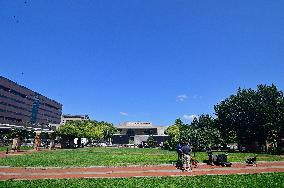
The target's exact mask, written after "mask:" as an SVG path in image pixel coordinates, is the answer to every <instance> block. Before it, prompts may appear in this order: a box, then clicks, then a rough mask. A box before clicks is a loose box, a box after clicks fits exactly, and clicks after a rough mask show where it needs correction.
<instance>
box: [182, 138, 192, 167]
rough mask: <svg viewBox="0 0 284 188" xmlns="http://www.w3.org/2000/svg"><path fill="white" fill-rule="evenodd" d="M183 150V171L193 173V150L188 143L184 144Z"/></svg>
mask: <svg viewBox="0 0 284 188" xmlns="http://www.w3.org/2000/svg"><path fill="white" fill-rule="evenodd" d="M181 150H182V155H183V160H184V162H183V169H184V170H185V171H188V172H191V171H192V168H191V162H190V160H191V156H190V154H191V148H190V146H189V144H188V143H184V144H183V145H182V147H181Z"/></svg>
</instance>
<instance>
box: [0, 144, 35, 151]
mask: <svg viewBox="0 0 284 188" xmlns="http://www.w3.org/2000/svg"><path fill="white" fill-rule="evenodd" d="M11 147H12V146H11V145H9V146H0V151H6V150H7V148H8V149H9V151H10V150H11ZM30 149H33V147H30V146H21V148H20V150H30Z"/></svg>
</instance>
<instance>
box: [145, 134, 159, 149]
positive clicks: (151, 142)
mask: <svg viewBox="0 0 284 188" xmlns="http://www.w3.org/2000/svg"><path fill="white" fill-rule="evenodd" d="M147 145H148V146H149V147H150V148H154V147H156V145H157V142H156V141H155V139H154V137H153V135H150V136H149V138H148V139H147Z"/></svg>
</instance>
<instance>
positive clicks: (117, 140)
mask: <svg viewBox="0 0 284 188" xmlns="http://www.w3.org/2000/svg"><path fill="white" fill-rule="evenodd" d="M166 128H167V127H166V126H154V125H153V124H152V123H151V122H140V121H138V122H125V123H121V124H120V125H119V126H117V130H118V132H119V134H116V135H113V138H112V140H113V144H129V143H133V144H136V145H138V144H141V143H142V142H146V141H147V139H148V138H149V136H153V137H154V139H155V140H156V142H157V144H160V143H162V142H164V141H165V140H167V139H168V138H169V136H168V135H165V130H166Z"/></svg>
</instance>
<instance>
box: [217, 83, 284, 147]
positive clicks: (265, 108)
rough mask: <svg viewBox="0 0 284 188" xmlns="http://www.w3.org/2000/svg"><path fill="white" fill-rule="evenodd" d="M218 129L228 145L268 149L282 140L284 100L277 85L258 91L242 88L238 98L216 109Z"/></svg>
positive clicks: (228, 100) (218, 105)
mask: <svg viewBox="0 0 284 188" xmlns="http://www.w3.org/2000/svg"><path fill="white" fill-rule="evenodd" d="M214 109H215V114H216V116H217V119H216V121H217V126H218V128H219V130H220V131H221V135H222V137H223V138H224V139H225V140H226V142H232V141H236V142H238V143H239V144H240V145H244V146H248V147H252V149H256V148H253V146H265V145H266V142H267V141H274V142H277V140H280V139H279V138H280V137H281V133H283V122H284V121H283V119H284V117H283V116H284V99H283V93H282V91H278V89H277V88H276V86H275V85H271V86H267V85H258V86H257V90H256V91H255V90H253V89H241V88H239V89H238V91H237V94H236V95H231V96H230V97H229V98H227V99H225V100H224V101H221V102H220V103H219V104H217V105H215V106H214Z"/></svg>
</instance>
